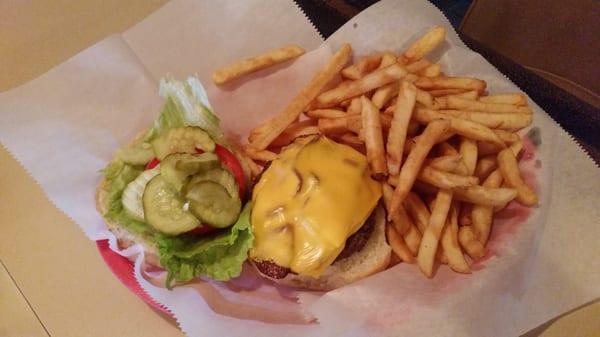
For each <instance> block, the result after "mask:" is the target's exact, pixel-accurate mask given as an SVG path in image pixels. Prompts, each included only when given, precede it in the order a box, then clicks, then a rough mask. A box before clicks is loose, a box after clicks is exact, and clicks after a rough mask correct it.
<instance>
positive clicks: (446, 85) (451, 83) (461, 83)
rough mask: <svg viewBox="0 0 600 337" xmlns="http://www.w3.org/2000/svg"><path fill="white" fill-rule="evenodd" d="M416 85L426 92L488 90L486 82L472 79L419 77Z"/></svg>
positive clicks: (479, 91) (480, 91)
mask: <svg viewBox="0 0 600 337" xmlns="http://www.w3.org/2000/svg"><path fill="white" fill-rule="evenodd" d="M415 85H416V86H417V88H420V89H425V90H434V89H466V90H476V91H477V92H478V93H482V92H484V91H485V88H486V83H485V81H482V80H479V79H476V78H470V77H445V76H440V77H419V79H418V80H416V81H415Z"/></svg>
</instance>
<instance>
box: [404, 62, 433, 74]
mask: <svg viewBox="0 0 600 337" xmlns="http://www.w3.org/2000/svg"><path fill="white" fill-rule="evenodd" d="M430 65H431V62H429V61H427V60H426V59H420V60H418V61H415V62H412V63H409V64H407V65H406V71H408V72H409V73H411V74H415V73H418V72H420V71H421V70H423V69H425V68H427V67H429V66H430Z"/></svg>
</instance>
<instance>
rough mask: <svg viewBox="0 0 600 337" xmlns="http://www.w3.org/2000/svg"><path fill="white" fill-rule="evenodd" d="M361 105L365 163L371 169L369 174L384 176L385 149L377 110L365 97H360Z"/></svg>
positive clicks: (385, 166)
mask: <svg viewBox="0 0 600 337" xmlns="http://www.w3.org/2000/svg"><path fill="white" fill-rule="evenodd" d="M361 105H362V113H361V115H362V124H363V131H364V133H365V146H366V148H367V161H368V162H369V165H370V167H371V174H372V175H373V176H375V177H378V176H385V175H387V172H388V170H387V165H386V162H385V148H384V147H383V133H382V130H381V119H380V116H379V110H378V109H377V107H376V106H375V105H373V102H371V101H370V100H369V99H368V98H366V97H365V96H362V97H361Z"/></svg>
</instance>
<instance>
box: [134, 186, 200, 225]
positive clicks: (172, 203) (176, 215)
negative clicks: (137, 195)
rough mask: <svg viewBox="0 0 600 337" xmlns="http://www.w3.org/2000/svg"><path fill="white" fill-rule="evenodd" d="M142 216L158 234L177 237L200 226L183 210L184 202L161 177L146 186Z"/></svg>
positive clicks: (196, 219) (197, 221) (194, 218)
mask: <svg viewBox="0 0 600 337" xmlns="http://www.w3.org/2000/svg"><path fill="white" fill-rule="evenodd" d="M143 204H144V216H145V218H146V221H147V222H148V224H149V225H150V226H152V227H153V228H154V229H156V230H157V231H159V232H162V233H165V234H169V235H178V234H181V233H184V232H187V231H190V230H192V229H194V228H196V227H198V226H199V225H200V220H198V218H196V217H195V216H194V215H193V214H192V213H190V212H189V211H188V210H187V209H186V208H184V200H182V199H181V198H180V197H179V193H178V192H177V191H176V190H175V188H173V186H171V184H169V183H168V182H167V181H166V180H165V179H164V178H163V177H162V176H161V175H157V176H156V177H154V178H152V179H151V180H150V181H149V182H148V184H147V185H146V190H145V191H144V196H143Z"/></svg>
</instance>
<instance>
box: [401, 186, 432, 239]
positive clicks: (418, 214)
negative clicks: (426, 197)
mask: <svg viewBox="0 0 600 337" xmlns="http://www.w3.org/2000/svg"><path fill="white" fill-rule="evenodd" d="M404 207H405V209H406V211H407V213H408V214H409V215H410V217H411V218H412V219H413V220H414V223H415V225H416V226H417V228H418V229H419V231H420V232H421V233H425V228H427V224H428V222H429V217H430V216H431V214H430V213H429V209H428V208H427V206H426V205H425V204H424V203H423V201H422V200H421V198H419V196H418V195H416V194H415V193H413V192H410V193H408V195H407V196H406V199H405V200H404Z"/></svg>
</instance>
